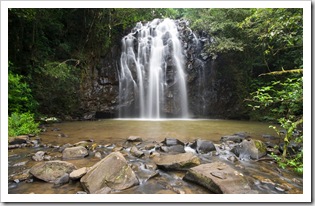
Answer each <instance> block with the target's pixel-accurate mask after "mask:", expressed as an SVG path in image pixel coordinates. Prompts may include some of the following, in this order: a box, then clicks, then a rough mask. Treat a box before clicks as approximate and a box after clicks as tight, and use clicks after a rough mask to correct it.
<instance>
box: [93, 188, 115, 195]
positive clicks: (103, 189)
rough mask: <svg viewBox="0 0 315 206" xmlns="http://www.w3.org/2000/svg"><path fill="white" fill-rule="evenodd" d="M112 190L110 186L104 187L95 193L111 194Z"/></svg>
mask: <svg viewBox="0 0 315 206" xmlns="http://www.w3.org/2000/svg"><path fill="white" fill-rule="evenodd" d="M111 191H112V189H111V188H110V187H103V188H101V189H99V190H97V191H96V192H95V193H94V194H109V193H110V192H111Z"/></svg>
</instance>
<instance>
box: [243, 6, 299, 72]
mask: <svg viewBox="0 0 315 206" xmlns="http://www.w3.org/2000/svg"><path fill="white" fill-rule="evenodd" d="M302 12H303V10H302V9H293V8H292V9H286V8H274V9H269V8H268V9H266V8H264V9H253V14H252V15H251V16H249V17H247V18H246V20H245V21H244V22H242V23H241V24H240V27H241V28H243V29H244V30H245V31H246V32H247V36H248V38H249V39H250V40H252V41H253V42H254V46H255V48H256V49H257V50H258V51H260V52H259V54H260V57H261V61H263V62H264V64H265V66H266V67H268V69H269V71H272V70H280V69H281V68H283V69H285V70H289V69H293V68H303V60H302V54H303V49H302V48H303V13H302Z"/></svg>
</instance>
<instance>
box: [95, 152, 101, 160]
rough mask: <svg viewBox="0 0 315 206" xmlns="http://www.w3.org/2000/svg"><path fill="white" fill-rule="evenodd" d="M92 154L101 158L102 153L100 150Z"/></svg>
mask: <svg viewBox="0 0 315 206" xmlns="http://www.w3.org/2000/svg"><path fill="white" fill-rule="evenodd" d="M94 156H95V157H97V158H99V159H102V154H101V153H100V152H96V153H95V155H94Z"/></svg>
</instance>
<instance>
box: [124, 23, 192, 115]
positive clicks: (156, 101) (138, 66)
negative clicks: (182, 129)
mask: <svg viewBox="0 0 315 206" xmlns="http://www.w3.org/2000/svg"><path fill="white" fill-rule="evenodd" d="M182 53H183V49H182V45H181V42H180V40H179V38H178V30H177V26H176V23H175V21H174V20H170V19H164V20H160V19H155V20H153V21H152V22H149V23H147V24H145V25H143V24H142V23H138V24H137V25H136V27H135V28H134V29H133V31H132V32H131V33H130V34H128V35H127V36H125V37H124V38H123V39H122V54H121V58H120V66H121V68H120V74H119V100H120V114H119V115H120V117H121V118H123V117H139V118H148V119H158V118H161V117H165V116H166V114H174V115H176V116H177V117H181V118H188V102H187V88H186V76H185V75H186V74H185V71H184V56H183V54H182Z"/></svg>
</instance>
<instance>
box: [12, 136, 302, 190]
mask: <svg viewBox="0 0 315 206" xmlns="http://www.w3.org/2000/svg"><path fill="white" fill-rule="evenodd" d="M58 132H60V133H61V132H62V131H58ZM64 135H66V134H64ZM58 138H66V137H65V136H64V137H62V135H61V136H60V137H58ZM265 139H266V141H262V140H259V139H255V138H253V137H251V136H250V135H249V134H248V133H246V132H238V133H235V134H231V135H225V136H222V137H221V138H220V140H219V141H217V142H214V141H210V140H207V139H203V138H197V139H195V140H194V141H190V142H187V141H184V140H182V139H179V138H174V137H165V138H164V140H162V141H155V140H149V139H146V138H143V137H141V136H132V135H130V136H128V137H126V138H125V139H120V140H119V141H113V142H112V143H108V144H102V143H101V142H97V141H94V140H92V139H87V140H82V141H79V142H76V143H66V144H62V145H58V144H51V143H50V144H45V143H43V142H41V139H40V137H37V136H33V135H29V136H21V137H17V138H15V140H14V141H12V142H11V143H10V144H9V156H8V160H9V177H8V187H9V193H11V194H24V193H26V194H27V193H35V194H37V193H41V194H42V193H45V194H99V193H101V194H115V193H126V194H202V193H204V194H206V193H208V194H213V193H219V194H221V193H223V194H232V193H233V194H244V193H246V194H301V193H303V179H302V177H299V176H297V175H296V174H294V173H293V172H291V171H289V170H283V169H279V168H278V166H277V164H276V163H275V162H274V160H273V159H272V158H271V157H270V156H269V154H270V153H271V152H274V153H276V152H280V151H278V150H274V149H273V145H274V142H275V141H279V140H278V139H277V138H276V137H273V136H268V135H267V136H265Z"/></svg>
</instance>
